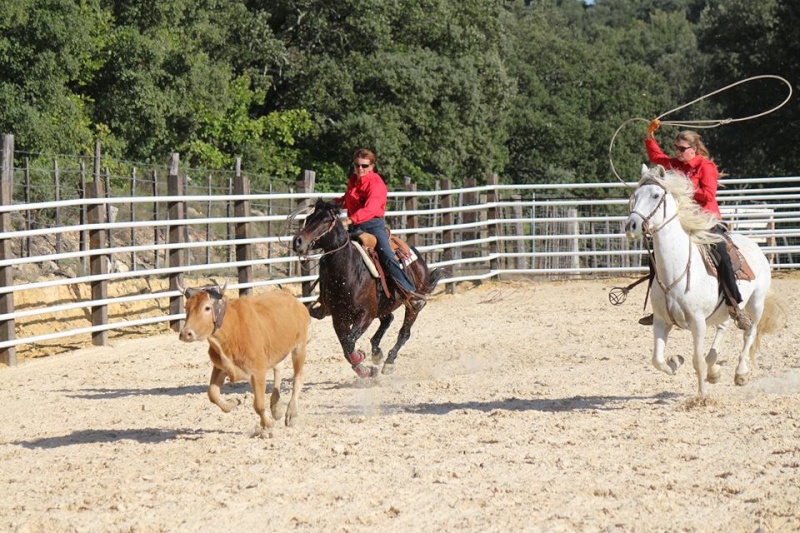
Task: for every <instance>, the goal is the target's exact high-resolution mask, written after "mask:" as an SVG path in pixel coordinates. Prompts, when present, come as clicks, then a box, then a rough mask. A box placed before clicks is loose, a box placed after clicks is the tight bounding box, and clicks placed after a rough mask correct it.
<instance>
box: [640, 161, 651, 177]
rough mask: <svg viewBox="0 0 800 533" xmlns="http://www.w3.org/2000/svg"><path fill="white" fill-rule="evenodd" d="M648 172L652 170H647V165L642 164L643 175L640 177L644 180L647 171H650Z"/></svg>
mask: <svg viewBox="0 0 800 533" xmlns="http://www.w3.org/2000/svg"><path fill="white" fill-rule="evenodd" d="M648 170H650V169H649V168H647V165H645V164H644V163H642V174H641V176H640V177H642V178H643V177H644V175H645V174H647V171H648Z"/></svg>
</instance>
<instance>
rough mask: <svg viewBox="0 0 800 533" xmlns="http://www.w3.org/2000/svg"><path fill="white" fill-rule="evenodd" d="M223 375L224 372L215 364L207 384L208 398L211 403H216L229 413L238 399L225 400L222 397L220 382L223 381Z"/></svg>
mask: <svg viewBox="0 0 800 533" xmlns="http://www.w3.org/2000/svg"><path fill="white" fill-rule="evenodd" d="M225 376H226V374H225V372H224V371H223V370H222V369H221V368H218V367H216V366H215V367H214V369H213V370H212V371H211V383H209V385H208V399H209V400H211V403H214V404H216V405H218V406H219V408H220V409H222V410H223V411H224V412H226V413H229V412H230V410H231V409H233V408H234V407H236V406H237V405H239V401H238V400H237V401H235V402H227V401H225V400H223V399H222V395H221V394H220V388H221V387H222V384H223V383H225Z"/></svg>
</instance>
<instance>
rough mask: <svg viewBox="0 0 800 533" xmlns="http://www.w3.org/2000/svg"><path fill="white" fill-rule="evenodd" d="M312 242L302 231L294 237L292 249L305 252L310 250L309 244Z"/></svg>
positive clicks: (299, 252) (296, 251)
mask: <svg viewBox="0 0 800 533" xmlns="http://www.w3.org/2000/svg"><path fill="white" fill-rule="evenodd" d="M310 243H311V240H310V239H308V238H306V236H305V235H303V234H302V233H298V234H297V235H295V236H294V239H292V250H294V252H295V253H298V254H304V253H306V252H308V246H309V244H310Z"/></svg>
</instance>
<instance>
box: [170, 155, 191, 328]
mask: <svg viewBox="0 0 800 533" xmlns="http://www.w3.org/2000/svg"><path fill="white" fill-rule="evenodd" d="M179 162H180V155H179V154H177V153H173V154H172V157H171V158H170V162H169V176H167V195H168V196H183V180H182V179H180V177H179V176H178V168H179ZM167 212H168V216H169V220H182V221H184V224H177V225H174V226H170V227H169V232H168V235H169V244H183V243H184V242H185V239H184V235H186V224H185V221H186V204H185V203H184V202H183V201H181V200H173V201H169V202H167ZM184 252H185V249H184V248H181V247H175V248H170V250H169V268H171V269H173V271H172V272H170V274H169V290H171V291H177V290H178V282H179V281H180V278H181V272H182V270H183V267H184V266H186V265H185V264H184V263H185V261H184V257H185V254H184ZM183 312H184V308H183V294H178V295H177V296H174V295H173V296H170V297H169V314H170V315H173V316H174V315H180V314H183ZM169 327H170V329H172V331H180V329H181V328H182V327H183V319H179V318H172V319H170V321H169Z"/></svg>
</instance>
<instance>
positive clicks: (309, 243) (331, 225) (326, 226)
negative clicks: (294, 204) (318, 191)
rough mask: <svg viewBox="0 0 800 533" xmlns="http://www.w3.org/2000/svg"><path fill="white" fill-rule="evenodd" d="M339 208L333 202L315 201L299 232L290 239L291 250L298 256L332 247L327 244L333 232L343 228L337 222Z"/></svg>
mask: <svg viewBox="0 0 800 533" xmlns="http://www.w3.org/2000/svg"><path fill="white" fill-rule="evenodd" d="M338 213H339V206H338V205H337V204H335V203H333V202H325V201H324V200H322V199H319V200H317V203H316V204H315V205H314V211H312V212H311V214H310V215H308V217H306V220H305V223H304V224H303V227H302V228H301V229H300V231H298V232H297V234H296V235H295V236H294V238H293V239H292V249H293V250H294V251H295V252H296V253H298V254H301V255H303V254H307V253H308V252H309V251H311V250H313V249H315V248H326V246H332V244H333V241H332V240H331V244H329V243H328V241H329V240H330V239H328V236H330V237H331V238H332V237H333V236H334V234H335V233H336V232H335V231H334V230H335V229H336V228H337V226H338V227H339V228H342V229H344V228H343V226H342V223H341V222H340V221H339V216H338Z"/></svg>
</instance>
